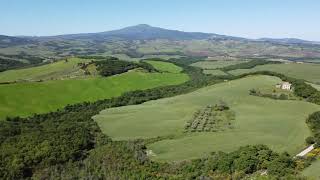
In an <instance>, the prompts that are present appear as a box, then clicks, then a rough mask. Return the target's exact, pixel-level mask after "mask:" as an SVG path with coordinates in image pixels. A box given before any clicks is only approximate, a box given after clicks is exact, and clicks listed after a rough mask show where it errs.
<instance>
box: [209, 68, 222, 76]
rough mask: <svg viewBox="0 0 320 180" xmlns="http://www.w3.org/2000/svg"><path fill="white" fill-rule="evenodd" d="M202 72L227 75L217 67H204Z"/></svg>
mask: <svg viewBox="0 0 320 180" xmlns="http://www.w3.org/2000/svg"><path fill="white" fill-rule="evenodd" d="M203 73H205V74H212V75H215V76H224V75H227V74H226V73H225V72H223V71H221V70H218V69H204V70H203Z"/></svg>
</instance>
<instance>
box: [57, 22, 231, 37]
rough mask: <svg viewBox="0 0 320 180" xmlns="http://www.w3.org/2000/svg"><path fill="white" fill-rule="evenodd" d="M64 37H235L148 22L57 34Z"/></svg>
mask: <svg viewBox="0 0 320 180" xmlns="http://www.w3.org/2000/svg"><path fill="white" fill-rule="evenodd" d="M57 37H59V38H63V39H101V38H102V39H110V38H122V39H129V40H152V39H168V40H197V39H228V38H229V39H233V38H235V37H231V36H225V35H219V34H213V33H201V32H183V31H178V30H168V29H163V28H159V27H152V26H150V25H147V24H140V25H136V26H130V27H126V28H123V29H119V30H113V31H105V32H100V33H84V34H69V35H60V36H57Z"/></svg>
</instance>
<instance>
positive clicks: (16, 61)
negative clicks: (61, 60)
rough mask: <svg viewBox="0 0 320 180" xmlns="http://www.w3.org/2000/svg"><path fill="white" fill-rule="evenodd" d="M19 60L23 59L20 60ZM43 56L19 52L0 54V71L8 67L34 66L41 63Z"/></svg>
mask: <svg viewBox="0 0 320 180" xmlns="http://www.w3.org/2000/svg"><path fill="white" fill-rule="evenodd" d="M21 60H24V62H23V61H21ZM43 60H44V59H43V58H41V57H38V56H32V55H28V54H26V53H20V54H17V55H8V54H0V72H2V71H6V70H9V69H16V68H22V67H27V66H28V67H29V66H35V65H39V64H41V63H43Z"/></svg>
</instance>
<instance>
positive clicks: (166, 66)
mask: <svg viewBox="0 0 320 180" xmlns="http://www.w3.org/2000/svg"><path fill="white" fill-rule="evenodd" d="M146 62H147V63H149V64H151V65H152V66H153V67H154V68H156V69H157V70H159V71H161V72H169V73H180V72H181V71H182V68H181V67H179V66H176V65H174V64H172V63H169V62H163V61H146Z"/></svg>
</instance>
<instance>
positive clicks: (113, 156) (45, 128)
mask: <svg viewBox="0 0 320 180" xmlns="http://www.w3.org/2000/svg"><path fill="white" fill-rule="evenodd" d="M152 60H159V61H160V59H152ZM196 61H199V59H171V60H169V62H172V63H174V64H176V65H178V66H181V67H182V68H183V69H184V70H183V72H185V73H187V74H188V75H189V76H190V80H189V81H188V82H186V83H183V84H181V85H173V86H166V87H159V88H154V89H148V90H139V91H132V92H128V93H124V94H123V95H122V96H120V97H116V98H111V99H105V100H99V101H96V102H93V103H89V102H84V103H80V104H75V105H68V106H66V107H65V108H64V109H61V110H58V111H56V112H50V113H47V114H38V115H34V116H32V117H28V118H19V117H11V118H7V119H6V120H4V121H0V179H25V178H36V179H38V178H39V179H49V178H51V179H80V178H85V179H164V178H166V179H195V178H198V179H208V178H209V179H219V178H220V179H237V178H243V177H245V176H246V175H247V174H257V175H259V174H260V173H261V172H264V171H267V172H268V176H270V177H273V178H278V179H280V178H283V179H285V178H292V179H293V178H297V177H296V173H297V172H298V171H297V168H296V162H295V161H294V160H292V158H291V157H290V156H289V155H288V154H286V153H283V154H278V153H275V152H273V151H272V150H270V149H269V148H268V147H266V146H264V145H257V146H246V147H242V148H240V149H238V150H236V151H234V152H231V153H223V152H216V153H212V154H211V155H210V156H208V157H204V158H202V159H196V160H193V161H185V162H180V163H173V164H171V163H158V162H152V161H150V160H149V159H148V157H147V155H146V152H145V145H144V143H145V142H147V141H148V140H146V141H142V140H137V141H132V142H131V141H118V142H113V141H112V140H111V139H110V138H108V137H107V136H105V135H104V134H103V133H102V132H101V130H100V129H99V127H98V126H97V124H96V123H95V122H94V121H93V120H92V119H91V117H92V116H93V115H95V114H98V113H99V112H100V111H101V110H103V109H105V108H111V107H119V106H125V105H130V104H140V103H143V102H146V101H149V100H154V99H159V98H163V97H171V96H175V95H178V94H182V93H188V92H191V91H193V90H195V89H197V88H200V87H204V86H207V85H211V84H215V83H219V82H223V81H224V80H226V79H228V80H232V79H236V78H241V77H243V76H245V75H242V76H238V77H234V76H230V75H228V76H220V77H216V76H211V75H204V74H203V73H202V71H201V70H200V69H198V68H196V67H191V66H188V65H189V64H191V63H194V62H196ZM260 73H261V72H260ZM252 74H253V73H252ZM255 74H258V73H255ZM261 74H269V75H275V76H280V77H281V78H282V79H286V78H287V77H285V76H283V75H280V74H272V73H270V72H263V73H261ZM295 81H296V82H295ZM290 82H294V83H295V84H294V85H295V86H297V87H298V86H299V85H300V86H305V85H306V84H305V83H304V82H303V81H298V80H294V79H290ZM308 87H309V86H308ZM296 91H297V92H296ZM311 91H312V90H310V92H311ZM295 93H296V94H297V95H298V94H299V95H300V94H301V92H300V88H299V87H298V88H297V89H296V90H295ZM311 96H312V95H308V96H306V97H305V98H306V99H308V100H309V101H311V100H312V99H311V98H310V97H311ZM312 101H313V100H312ZM318 103H319V102H318ZM317 117H318V116H317ZM160 139H161V138H160Z"/></svg>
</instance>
